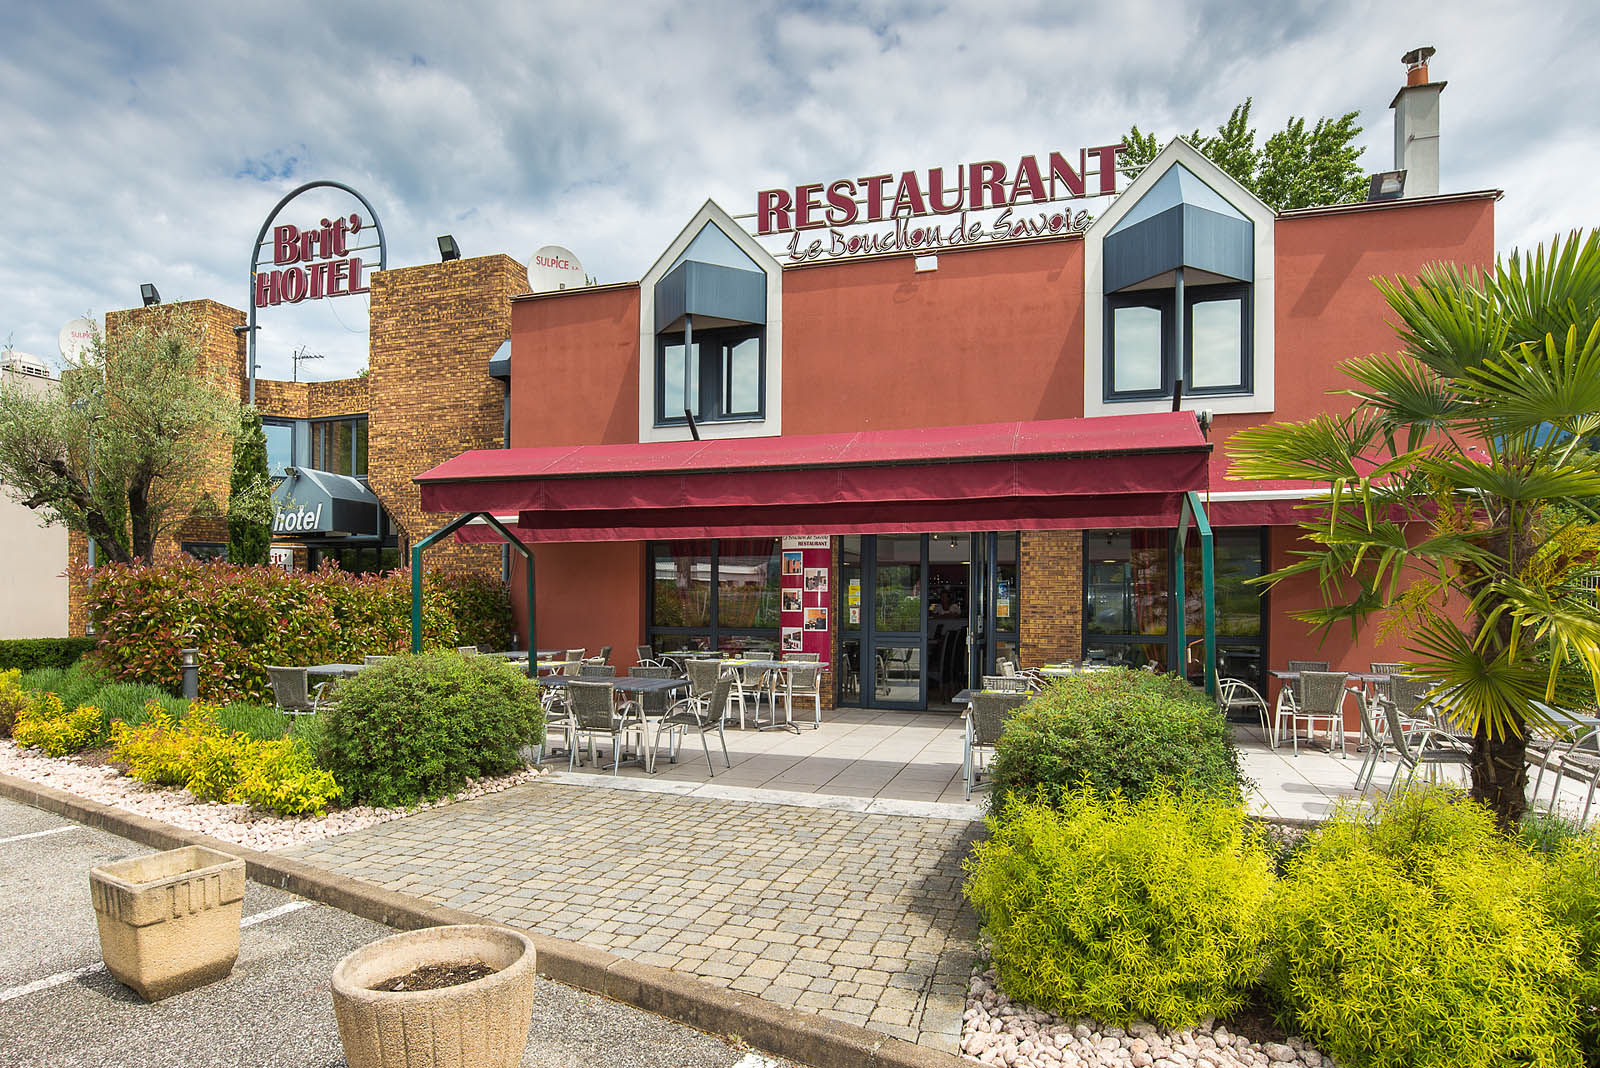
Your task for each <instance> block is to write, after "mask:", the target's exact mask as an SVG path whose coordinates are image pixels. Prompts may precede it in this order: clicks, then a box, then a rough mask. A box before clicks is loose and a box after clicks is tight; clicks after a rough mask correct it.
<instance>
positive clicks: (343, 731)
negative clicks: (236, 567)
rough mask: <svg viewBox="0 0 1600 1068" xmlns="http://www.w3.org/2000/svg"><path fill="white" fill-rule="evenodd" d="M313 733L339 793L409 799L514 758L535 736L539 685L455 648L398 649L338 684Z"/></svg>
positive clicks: (500, 769) (378, 801)
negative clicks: (413, 651) (341, 789)
mask: <svg viewBox="0 0 1600 1068" xmlns="http://www.w3.org/2000/svg"><path fill="white" fill-rule="evenodd" d="M318 719H319V722H318V725H317V730H316V737H315V739H314V743H313V744H314V747H315V751H316V756H317V763H318V764H320V765H321V766H322V767H325V768H327V769H328V770H329V771H331V772H333V774H334V775H335V776H336V777H337V778H338V780H339V783H340V784H341V785H342V786H343V787H344V789H345V793H346V799H347V800H349V801H359V802H364V803H368V804H374V805H396V804H408V803H410V802H412V801H416V800H418V799H420V798H430V797H438V796H440V795H442V794H446V793H450V792H452V791H455V790H459V789H461V788H462V787H463V786H465V785H466V784H467V780H468V779H476V778H480V777H483V776H486V775H499V774H504V773H506V772H509V771H512V770H514V769H516V768H517V767H518V766H520V764H521V759H520V757H519V755H518V751H519V750H520V749H521V748H522V747H523V746H525V745H534V744H537V743H539V742H541V741H543V739H544V712H543V709H542V707H541V706H540V703H539V686H538V684H537V683H535V682H534V681H533V680H532V679H530V678H528V676H527V675H526V674H524V673H523V672H522V671H519V670H517V669H516V668H514V667H512V666H511V665H510V664H507V663H506V662H505V661H503V660H500V659H498V658H495V657H488V656H461V655H460V654H459V653H454V652H436V653H420V654H414V655H413V654H405V655H401V656H396V657H394V658H393V659H391V660H387V661H384V662H383V663H381V664H378V665H377V666H375V667H370V668H368V669H367V670H365V671H363V672H362V673H361V674H360V675H357V676H356V677H355V678H353V679H350V680H348V681H346V682H344V683H342V684H341V685H340V686H339V689H338V703H337V705H336V706H335V707H333V708H331V709H326V710H324V711H323V713H322V715H321V716H320V717H318Z"/></svg>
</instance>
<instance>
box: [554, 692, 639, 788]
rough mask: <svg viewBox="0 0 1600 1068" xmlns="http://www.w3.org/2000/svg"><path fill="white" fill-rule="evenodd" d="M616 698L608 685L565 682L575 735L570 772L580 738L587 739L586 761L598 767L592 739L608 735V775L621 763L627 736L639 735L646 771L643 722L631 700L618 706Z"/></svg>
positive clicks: (574, 763)
mask: <svg viewBox="0 0 1600 1068" xmlns="http://www.w3.org/2000/svg"><path fill="white" fill-rule="evenodd" d="M616 698H617V692H616V690H615V689H613V688H612V685H611V683H609V682H603V681H599V680H596V681H594V682H576V681H574V682H569V683H567V703H568V705H569V706H570V707H571V709H572V731H573V735H574V737H573V744H572V746H571V752H570V754H569V756H568V760H567V767H568V769H569V770H570V769H571V768H574V767H576V766H577V762H578V743H579V742H580V741H581V738H580V737H579V736H581V735H588V736H589V761H590V763H593V764H594V765H595V766H596V767H599V762H598V761H599V758H598V756H597V755H596V753H595V744H594V743H595V736H596V735H600V734H604V735H608V736H609V737H610V739H611V774H613V775H615V774H616V773H617V768H618V767H620V766H621V764H622V747H623V742H624V741H625V740H626V738H627V736H628V735H629V734H637V735H638V736H639V749H640V753H641V760H642V762H643V763H644V766H645V768H646V770H648V769H649V767H650V763H651V761H650V748H649V739H648V738H646V737H645V731H646V728H645V724H644V720H643V719H642V718H641V717H640V716H639V715H638V714H637V713H638V706H636V705H635V704H634V703H633V702H632V701H625V702H623V704H622V705H621V706H618V704H617V700H616Z"/></svg>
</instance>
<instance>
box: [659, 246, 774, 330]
mask: <svg viewBox="0 0 1600 1068" xmlns="http://www.w3.org/2000/svg"><path fill="white" fill-rule="evenodd" d="M685 315H709V316H715V317H716V318H718V319H726V320H728V321H730V322H735V323H765V322H766V321H767V276H766V275H765V274H764V273H762V272H760V271H741V270H737V269H735V268H733V267H723V266H721V265H720V264H715V263H699V262H696V261H694V260H686V261H684V262H683V263H680V264H678V266H676V267H674V268H673V269H672V270H670V271H668V272H667V274H666V276H665V277H664V278H662V279H661V281H659V282H657V283H656V330H657V331H660V330H664V329H666V328H667V327H668V326H669V325H671V324H672V323H675V322H677V321H678V320H679V319H681V318H682V317H683V316H685Z"/></svg>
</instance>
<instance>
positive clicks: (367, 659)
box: [361, 656, 394, 667]
mask: <svg viewBox="0 0 1600 1068" xmlns="http://www.w3.org/2000/svg"><path fill="white" fill-rule="evenodd" d="M393 659H394V657H392V656H364V657H362V658H361V662H362V663H363V664H365V665H366V666H367V667H371V666H372V665H373V664H381V663H383V662H384V661H385V660H393Z"/></svg>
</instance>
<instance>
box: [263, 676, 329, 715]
mask: <svg viewBox="0 0 1600 1068" xmlns="http://www.w3.org/2000/svg"><path fill="white" fill-rule="evenodd" d="M267 679H268V681H269V682H271V684H272V699H273V702H274V703H275V704H276V705H277V708H278V711H279V712H282V713H283V714H284V715H287V716H310V715H315V714H316V713H318V712H320V711H322V710H323V709H324V708H333V707H335V706H336V705H337V703H338V702H337V701H336V700H335V699H334V697H333V696H332V694H331V693H330V691H332V690H333V689H334V688H335V684H336V683H337V682H338V680H337V679H328V680H326V681H325V682H319V683H317V684H316V685H315V686H308V682H307V679H308V676H307V674H306V669H305V668H303V667H270V666H269V667H268V668H267Z"/></svg>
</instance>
